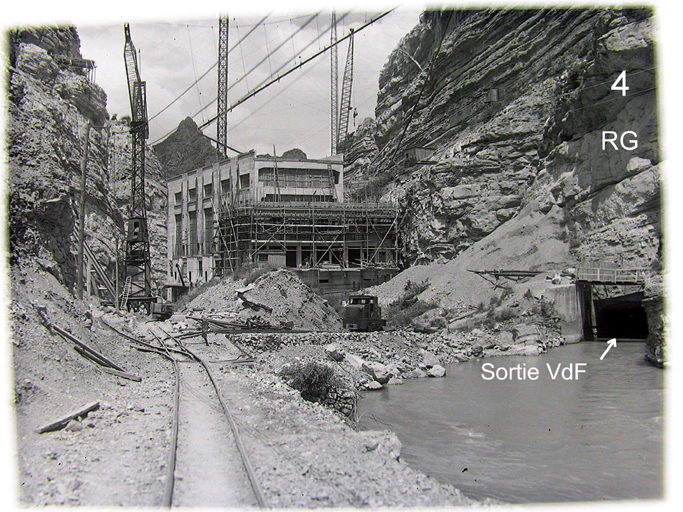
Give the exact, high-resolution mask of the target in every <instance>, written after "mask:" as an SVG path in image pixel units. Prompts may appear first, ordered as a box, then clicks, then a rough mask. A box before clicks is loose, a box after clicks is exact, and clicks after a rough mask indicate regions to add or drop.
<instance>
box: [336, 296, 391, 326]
mask: <svg viewBox="0 0 683 512" xmlns="http://www.w3.org/2000/svg"><path fill="white" fill-rule="evenodd" d="M343 320H344V329H348V330H349V331H362V332H371V331H382V330H384V326H386V325H387V321H386V320H383V319H382V308H381V307H380V306H379V301H378V300H377V297H375V296H374V295H351V296H350V297H349V301H348V303H347V305H346V307H345V308H344V319H343Z"/></svg>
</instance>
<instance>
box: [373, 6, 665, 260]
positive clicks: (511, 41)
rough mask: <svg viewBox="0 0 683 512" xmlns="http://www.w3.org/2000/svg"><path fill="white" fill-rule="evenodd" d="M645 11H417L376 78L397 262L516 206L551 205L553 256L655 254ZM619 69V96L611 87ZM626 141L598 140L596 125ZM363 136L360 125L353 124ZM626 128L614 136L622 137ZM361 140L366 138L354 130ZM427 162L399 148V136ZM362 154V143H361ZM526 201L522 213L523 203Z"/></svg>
mask: <svg viewBox="0 0 683 512" xmlns="http://www.w3.org/2000/svg"><path fill="white" fill-rule="evenodd" d="M649 15H650V13H649V12H648V11H642V10H641V11H639V10H624V11H615V10H602V9H600V10H597V9H571V10H558V9H549V10H548V9H546V10H519V9H515V10H487V11H441V12H427V13H424V14H423V16H422V19H421V23H420V24H419V25H418V26H417V27H415V29H413V30H412V31H411V32H410V33H409V34H408V35H407V36H406V37H405V38H404V40H403V41H402V42H401V45H400V46H399V48H397V49H396V50H395V51H394V52H393V53H392V55H391V57H390V59H389V61H388V63H387V64H386V66H385V68H384V70H383V72H382V75H381V77H380V94H379V97H378V105H377V110H376V118H377V120H376V129H375V133H374V136H375V141H376V143H377V147H378V149H377V152H376V153H375V154H374V155H370V156H373V157H374V158H375V159H376V162H377V164H376V165H374V166H372V167H371V168H368V169H367V171H366V173H365V175H366V177H368V178H370V179H371V180H372V179H373V178H374V180H375V181H376V182H379V183H384V182H386V181H388V180H387V179H386V176H387V175H390V176H392V177H394V180H393V182H392V183H391V185H390V186H389V187H387V188H386V189H385V194H386V196H387V197H393V198H394V199H396V200H398V201H399V203H400V204H401V206H402V207H403V208H404V209H405V210H406V218H405V221H404V223H403V225H402V226H401V231H402V234H403V249H404V253H405V256H406V257H407V261H409V262H411V263H415V262H417V263H423V262H428V261H435V260H440V259H451V258H453V257H455V256H457V255H458V254H460V253H462V252H463V251H464V250H466V249H467V248H468V247H470V246H472V244H473V243H474V242H476V241H478V240H481V239H483V238H484V237H486V236H488V235H490V234H491V233H493V232H494V231H495V230H496V229H498V228H499V227H501V226H502V225H503V224H504V223H506V222H507V221H509V220H510V219H512V218H513V217H515V216H519V215H520V214H528V213H530V212H531V211H535V212H537V213H538V214H540V215H552V216H554V217H555V218H556V222H557V225H558V233H557V236H558V237H559V238H560V239H562V240H563V241H565V242H567V243H568V244H569V252H570V254H568V255H567V260H577V261H588V260H601V259H605V260H607V261H614V259H615V257H616V258H617V259H618V260H619V261H621V260H623V261H625V262H628V263H632V264H634V265H644V266H648V267H649V266H651V265H656V264H657V263H656V262H657V261H658V259H659V241H658V240H659V235H660V232H659V224H658V213H659V207H658V206H659V205H658V197H659V190H658V183H659V180H658V169H657V167H656V166H657V164H658V162H659V156H658V151H657V144H658V139H657V115H656V112H657V111H656V97H655V91H654V87H655V75H654V41H653V34H652V25H651V21H650V17H649ZM621 71H626V73H627V84H628V86H629V87H630V89H629V91H628V93H627V95H626V96H622V95H621V92H619V91H613V90H611V85H612V84H613V83H614V81H615V80H616V78H617V77H618V75H619V73H620V72H621ZM603 131H614V132H616V133H617V134H619V136H621V134H622V133H624V132H625V131H634V132H636V133H637V138H638V147H637V148H635V149H632V150H625V149H623V148H622V147H619V148H618V150H615V149H613V148H612V147H611V146H610V147H608V148H607V149H606V150H604V151H603V150H602V147H601V144H602V132H603ZM365 137H367V135H366V136H365ZM627 139H628V137H627ZM363 146H364V147H367V143H366V142H364V143H363ZM415 147H427V148H431V149H432V150H433V151H434V154H433V156H431V157H430V161H432V162H434V163H431V164H426V165H421V164H420V163H419V162H418V163H412V162H410V161H407V160H406V158H405V153H406V152H407V151H408V150H409V149H410V148H415ZM365 157H366V158H367V157H368V155H367V154H366V155H365ZM523 212H526V213H523Z"/></svg>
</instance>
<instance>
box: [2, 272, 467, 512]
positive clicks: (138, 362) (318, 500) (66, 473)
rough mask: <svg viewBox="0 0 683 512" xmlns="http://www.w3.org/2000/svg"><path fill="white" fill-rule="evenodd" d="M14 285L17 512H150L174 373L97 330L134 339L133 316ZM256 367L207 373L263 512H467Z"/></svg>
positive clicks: (385, 440)
mask: <svg viewBox="0 0 683 512" xmlns="http://www.w3.org/2000/svg"><path fill="white" fill-rule="evenodd" d="M11 283H12V304H11V308H10V322H11V327H12V331H13V332H12V352H13V363H14V383H15V407H14V410H15V417H16V434H17V435H16V450H17V452H16V453H17V468H16V469H17V480H18V484H19V492H18V498H19V502H20V503H21V504H22V505H26V506H44V505H74V506H75V505H79V506H111V505H118V506H158V505H160V504H161V498H162V495H163V489H164V483H165V474H166V463H167V449H168V446H169V439H170V431H171V408H172V396H173V393H172V382H173V379H172V365H171V364H170V362H168V361H167V360H165V359H164V358H162V357H161V356H159V355H157V354H153V353H149V352H140V351H139V350H137V349H135V348H133V347H131V345H130V344H129V343H128V342H127V341H126V340H124V339H122V338H121V337H120V336H118V335H116V334H114V333H113V332H112V331H110V330H109V329H108V328H107V327H105V326H104V324H103V323H102V322H101V321H100V320H101V319H103V320H105V321H107V322H108V323H111V324H113V325H114V326H115V327H117V328H119V329H124V330H129V331H130V332H134V333H136V335H138V336H142V335H144V334H145V331H146V330H149V326H150V324H149V323H147V320H146V319H145V318H143V317H141V316H135V315H132V314H118V313H111V312H109V313H104V312H103V311H102V310H100V309H97V308H96V307H94V306H93V305H92V304H88V303H86V302H81V301H74V300H73V298H72V297H71V296H70V294H69V293H68V292H67V291H66V290H64V289H63V288H62V287H61V286H60V285H59V283H58V282H57V281H56V280H55V279H54V278H53V277H52V276H51V275H50V274H49V273H47V272H45V271H44V270H43V269H41V268H40V267H39V266H29V265H26V266H24V267H15V268H13V269H12V276H11ZM50 324H53V325H57V326H59V327H61V328H63V329H66V330H68V331H69V332H71V333H72V334H74V335H75V336H76V337H77V338H79V339H80V340H81V341H83V342H85V343H87V344H88V345H90V346H91V347H93V348H95V349H96V350H98V351H99V352H101V353H102V354H104V355H106V356H107V357H109V358H110V359H112V360H114V361H115V362H116V363H118V364H119V365H121V366H123V367H124V368H125V370H126V371H127V372H129V373H131V374H135V375H138V376H140V377H141V381H140V382H134V381H131V380H127V379H123V378H121V377H117V376H114V375H110V374H107V373H104V372H103V371H101V369H99V367H98V366H97V365H95V364H93V363H91V362H89V361H87V360H86V359H84V358H83V357H82V356H80V355H79V354H78V353H76V352H75V351H74V350H73V348H72V347H73V344H72V343H71V342H68V341H66V340H64V339H63V338H62V337H61V336H58V335H56V334H54V333H51V332H50V330H49V328H48V326H49V325H50ZM165 328H167V329H170V328H171V324H170V323H167V324H166V327H165ZM321 341H325V340H321ZM226 347H227V348H230V347H229V342H228V341H227V340H226V341H225V342H221V343H218V342H212V344H211V346H209V347H208V349H207V348H206V347H204V348H203V350H205V351H206V350H209V352H206V354H205V355H206V356H207V357H208V358H209V359H212V360H214V359H216V360H217V359H220V358H221V351H224V350H226V349H227V348H226ZM211 351H214V352H211ZM266 359H267V358H266V357H263V356H261V357H260V360H259V361H257V363H256V364H255V365H254V366H253V367H245V366H240V367H237V366H234V365H230V364H227V363H226V364H223V365H221V364H218V366H217V368H216V371H217V372H218V375H219V380H220V382H221V388H222V389H223V390H224V394H225V397H226V399H227V401H228V402H229V404H230V405H229V407H230V408H231V410H233V411H234V414H235V416H236V421H237V422H238V425H239V426H240V428H241V429H242V431H243V435H244V439H245V444H246V446H247V450H248V451H249V453H251V454H253V464H254V466H255V469H256V473H257V475H258V478H259V480H260V481H261V482H262V485H263V488H264V493H265V494H266V497H267V500H268V503H269V505H271V506H273V507H278V508H279V507H318V506H353V507H356V506H358V507H361V506H372V507H378V506H387V507H388V506H417V505H464V504H471V503H472V502H471V501H470V500H468V499H467V498H465V497H463V496H462V495H461V494H460V493H459V491H457V490H456V489H454V488H452V487H450V486H445V485H441V484H439V483H438V482H437V481H435V480H433V479H431V478H429V477H427V476H426V475H424V474H422V473H420V472H418V471H416V470H413V469H411V468H409V467H408V466H407V465H406V464H405V463H403V462H402V461H401V460H400V443H399V441H398V439H397V438H396V436H395V435H394V434H392V433H390V432H386V431H382V432H379V431H378V432H358V431H356V430H354V428H353V425H352V424H351V423H350V422H349V421H347V420H345V419H344V418H343V417H342V416H341V415H340V414H338V413H335V412H333V411H331V410H329V409H327V408H325V407H323V406H321V405H319V404H314V403H309V402H306V401H304V400H303V399H302V398H301V396H300V395H299V393H298V392H297V391H295V390H293V389H291V388H289V387H288V386H287V385H286V384H285V383H284V382H283V381H282V380H281V379H280V378H279V377H278V376H276V375H274V374H273V370H272V368H273V365H272V364H270V363H267V362H266ZM93 401H98V402H99V403H100V408H99V409H98V410H96V411H93V412H91V413H89V414H88V415H87V416H86V417H85V418H83V419H82V421H74V422H72V423H71V424H70V425H69V426H68V427H67V428H66V429H63V430H59V431H55V432H49V433H44V434H38V433H37V432H36V429H37V428H38V427H40V426H42V425H44V424H47V423H49V422H51V421H54V420H55V419H58V418H60V417H62V416H64V415H65V414H66V413H67V412H69V411H72V410H75V409H78V408H79V407H82V406H83V405H85V404H88V403H91V402H93Z"/></svg>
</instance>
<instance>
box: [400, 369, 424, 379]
mask: <svg viewBox="0 0 683 512" xmlns="http://www.w3.org/2000/svg"><path fill="white" fill-rule="evenodd" d="M426 376H427V373H426V372H423V371H422V370H420V369H419V368H415V369H414V370H411V371H409V372H408V373H405V374H404V377H405V378H406V379H421V378H423V377H426Z"/></svg>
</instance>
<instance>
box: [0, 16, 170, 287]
mask: <svg viewBox="0 0 683 512" xmlns="http://www.w3.org/2000/svg"><path fill="white" fill-rule="evenodd" d="M9 37H10V54H9V57H10V61H9V62H8V70H9V73H8V79H9V83H8V90H9V102H8V105H9V108H8V113H9V115H8V117H7V148H8V171H9V172H8V181H9V223H10V230H9V231H10V233H9V234H10V257H11V261H12V263H17V262H20V261H21V259H22V258H24V257H31V258H36V260H37V261H38V262H39V263H40V264H41V265H42V266H43V267H44V268H46V269H47V270H49V271H50V272H51V273H53V274H54V275H55V276H56V277H57V278H58V279H59V280H60V282H61V283H62V284H64V285H65V286H67V287H68V288H70V287H72V286H73V283H74V282H75V277H76V254H77V239H76V237H77V233H76V232H77V226H78V219H77V215H78V213H77V212H78V202H79V199H80V188H81V187H80V175H81V171H80V168H81V159H82V155H83V148H84V142H85V126H86V123H87V122H90V124H91V126H93V129H91V130H90V138H89V156H88V164H87V181H86V224H85V228H86V243H87V244H88V245H89V246H90V247H91V249H92V250H93V252H94V253H95V256H96V257H97V259H98V261H99V262H100V263H101V264H102V265H104V266H105V267H108V268H109V269H110V270H112V271H113V268H114V266H115V258H116V241H117V240H118V241H121V240H123V238H124V219H125V217H126V205H127V198H128V194H129V186H128V185H127V183H128V182H127V179H128V176H129V174H128V172H129V166H130V163H129V162H130V141H129V140H128V142H126V140H127V139H129V136H128V135H127V125H126V123H125V121H111V120H110V119H109V115H108V113H107V110H106V100H107V98H106V94H105V93H104V91H103V90H102V89H101V88H100V87H99V86H98V85H97V84H95V83H93V82H92V81H90V80H89V78H88V76H87V69H84V67H81V66H74V65H73V63H74V59H81V58H82V56H81V54H80V49H79V48H80V41H79V38H78V33H77V31H76V29H75V28H74V27H44V28H22V29H17V30H13V31H10V33H9ZM69 59H71V63H69ZM122 72H123V70H122ZM150 162H151V163H149V164H148V169H150V170H151V171H150V170H148V175H149V177H150V183H149V185H148V194H147V195H148V197H150V207H151V208H152V209H153V210H154V211H158V212H160V214H162V215H163V222H161V221H159V220H158V219H157V220H154V219H155V217H154V215H155V214H154V213H150V216H151V220H150V224H151V225H152V226H153V227H152V229H153V230H154V226H155V225H156V224H162V225H163V230H160V229H157V230H156V232H154V231H153V233H152V235H151V236H152V240H153V241H154V240H156V239H163V240H161V241H159V240H157V243H156V244H155V243H154V242H153V246H154V245H158V246H161V245H163V247H164V250H163V253H161V254H162V255H163V256H162V259H160V260H158V261H156V262H154V264H153V265H154V266H155V267H160V268H161V269H165V264H164V263H163V262H165V229H166V222H165V202H166V193H165V187H164V186H163V185H162V183H163V181H162V180H161V178H160V172H156V174H155V172H154V169H155V165H154V161H153V159H151V161H150ZM156 167H157V168H160V167H159V165H158V164H157V165H156ZM155 176H156V177H155ZM160 219H161V217H160ZM153 252H154V247H153ZM159 252H160V251H159V250H156V253H159Z"/></svg>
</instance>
